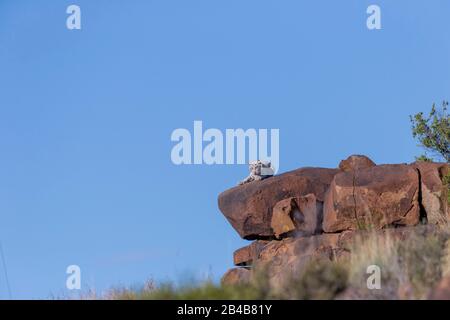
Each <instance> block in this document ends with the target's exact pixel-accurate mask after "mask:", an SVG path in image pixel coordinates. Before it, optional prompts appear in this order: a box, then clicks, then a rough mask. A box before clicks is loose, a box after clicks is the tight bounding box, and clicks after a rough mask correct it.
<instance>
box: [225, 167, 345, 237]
mask: <svg viewBox="0 0 450 320" xmlns="http://www.w3.org/2000/svg"><path fill="white" fill-rule="evenodd" d="M337 172H339V170H337V169H325V168H302V169H298V170H294V171H291V172H287V173H284V174H281V175H278V176H274V177H271V178H268V179H265V180H262V181H255V182H250V183H247V184H245V185H242V186H237V187H234V188H232V189H229V190H227V191H225V192H223V193H221V194H220V195H219V208H220V210H221V211H222V213H223V214H224V216H225V217H226V218H227V219H228V221H229V222H230V223H231V225H232V226H233V227H234V229H236V231H237V232H238V233H239V235H240V236H241V237H243V238H245V239H249V240H253V239H265V238H266V239H267V238H273V237H274V233H273V230H272V228H271V226H270V223H271V219H272V208H273V207H274V206H275V205H276V204H277V203H278V202H279V201H281V200H284V199H288V198H297V197H301V196H305V195H307V194H310V193H312V194H314V195H315V197H316V199H317V200H318V201H323V198H324V194H325V192H326V190H327V189H328V186H329V184H330V183H331V181H332V179H333V177H334V175H335V174H336V173H337Z"/></svg>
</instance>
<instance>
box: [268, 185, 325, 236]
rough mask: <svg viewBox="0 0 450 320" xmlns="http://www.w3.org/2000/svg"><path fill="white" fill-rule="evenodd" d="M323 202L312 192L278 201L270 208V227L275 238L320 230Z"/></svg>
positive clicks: (310, 233)
mask: <svg viewBox="0 0 450 320" xmlns="http://www.w3.org/2000/svg"><path fill="white" fill-rule="evenodd" d="M322 212H323V202H321V201H317V199H316V196H315V195H313V194H312V193H310V194H307V195H306V196H302V197H297V198H288V199H284V200H281V201H279V202H278V203H277V204H276V205H275V206H274V207H273V210H272V220H271V223H270V225H271V227H272V229H273V232H274V234H275V237H276V238H281V237H285V236H305V235H312V234H318V233H321V232H322V218H323V213H322Z"/></svg>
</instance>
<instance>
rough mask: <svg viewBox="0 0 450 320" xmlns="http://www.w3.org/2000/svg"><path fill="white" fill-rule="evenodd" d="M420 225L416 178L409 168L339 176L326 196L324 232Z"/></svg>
mask: <svg viewBox="0 0 450 320" xmlns="http://www.w3.org/2000/svg"><path fill="white" fill-rule="evenodd" d="M419 221H420V206H419V175H418V172H417V170H415V169H414V167H412V166H408V165H401V164H399V165H382V166H374V167H369V168H365V169H361V170H354V171H348V172H341V173H338V174H337V175H336V176H335V177H334V179H333V182H332V183H331V185H330V188H329V189H328V191H327V194H326V196H325V204H324V222H323V230H324V231H325V232H338V231H343V230H356V229H364V228H368V227H371V228H375V229H381V228H383V227H385V226H388V225H400V226H402V225H403V226H414V225H417V224H418V223H419Z"/></svg>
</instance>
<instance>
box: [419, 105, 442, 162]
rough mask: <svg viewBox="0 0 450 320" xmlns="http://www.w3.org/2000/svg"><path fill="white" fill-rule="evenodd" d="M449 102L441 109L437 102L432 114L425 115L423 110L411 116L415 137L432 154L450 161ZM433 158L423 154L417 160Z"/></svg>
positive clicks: (432, 108)
mask: <svg viewBox="0 0 450 320" xmlns="http://www.w3.org/2000/svg"><path fill="white" fill-rule="evenodd" d="M447 106H448V102H447V101H444V102H443V103H442V107H441V109H440V110H437V109H436V106H435V104H433V106H432V107H431V111H430V114H429V115H428V117H425V116H424V114H423V112H419V113H417V114H415V115H414V116H410V120H411V124H412V133H413V137H414V138H416V139H418V140H419V143H420V145H421V146H422V147H424V148H425V150H426V151H428V152H430V153H431V154H432V155H434V156H437V157H439V158H442V159H444V160H445V161H446V162H447V163H448V162H450V123H449V116H448V114H447ZM431 159H432V158H430V157H428V156H427V155H422V156H420V157H419V158H417V160H422V161H430V160H431Z"/></svg>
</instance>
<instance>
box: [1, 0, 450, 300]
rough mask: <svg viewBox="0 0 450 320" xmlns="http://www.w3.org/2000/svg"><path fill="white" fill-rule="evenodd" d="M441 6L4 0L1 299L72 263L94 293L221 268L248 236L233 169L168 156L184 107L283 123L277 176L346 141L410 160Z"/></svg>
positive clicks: (439, 73) (442, 77)
mask: <svg viewBox="0 0 450 320" xmlns="http://www.w3.org/2000/svg"><path fill="white" fill-rule="evenodd" d="M70 4H77V5H79V6H80V7H81V12H82V17H81V19H82V29H81V30H68V29H67V28H66V18H67V17H68V15H67V14H66V8H67V6H69V5H70ZM370 4H377V5H379V6H380V7H381V21H382V29H381V30H368V29H367V27H366V19H367V16H368V15H367V14H366V9H367V7H368V6H369V5H370ZM449 17H450V2H449V1H447V0H427V1H425V0H420V1H419V0H417V1H411V0H397V1H381V0H371V1H366V0H345V1H344V0H342V1H336V0H329V1H318V0H314V1H313V0H309V1H299V0H282V1H267V0H226V1H225V0H215V1H211V0H190V1H184V0H183V1H182V0H178V1H175V0H167V1H166V0H164V1H156V0H154V1H148V0H146V1H144V0H142V1H139V0H133V1H118V0H95V1H92V0H89V1H88V0H71V1H65V0H58V1H54V0H46V1H44V0H41V1H33V0H0V218H1V220H0V240H1V242H2V244H3V249H4V252H5V257H6V262H7V267H8V272H9V282H10V285H11V289H12V294H13V297H14V298H47V297H49V296H51V295H56V296H61V295H67V294H70V293H68V291H67V290H66V288H65V282H66V277H67V275H66V267H67V266H68V265H71V264H77V265H79V266H80V267H81V270H82V283H83V288H84V289H87V288H89V287H90V288H94V289H96V290H97V291H102V290H104V289H107V288H109V287H111V286H119V285H133V284H140V283H143V282H144V281H145V280H146V279H147V278H154V279H157V280H167V279H172V280H179V279H183V278H185V277H186V275H190V276H195V277H198V278H202V277H205V276H206V275H208V274H212V275H213V277H214V278H215V279H218V278H219V277H220V276H221V275H222V274H223V273H224V272H225V270H226V269H227V268H229V267H231V266H232V252H233V250H234V249H237V248H239V247H241V246H243V245H245V243H246V241H244V240H241V239H240V238H239V236H238V235H237V233H236V232H235V231H234V230H233V229H232V228H231V227H230V225H229V224H228V223H227V221H226V220H225V218H224V217H223V216H222V214H221V213H220V212H219V210H218V208H217V195H218V194H219V193H220V192H221V191H223V190H225V189H227V188H229V187H231V186H233V185H235V183H236V182H237V181H238V180H240V179H242V178H244V177H245V176H246V175H247V173H248V172H247V166H244V165H222V166H220V165H213V166H208V165H196V166H194V165H191V166H188V165H182V166H176V165H174V164H173V163H172V161H171V158H170V153H171V149H172V147H173V146H174V143H173V142H172V141H171V140H170V136H171V133H172V131H173V130H174V129H177V128H187V129H189V130H190V131H192V128H193V121H194V120H201V121H203V125H204V127H205V128H218V129H220V130H225V129H227V128H244V129H246V128H256V129H258V128H268V129H270V128H278V129H280V168H279V172H280V173H281V172H285V171H289V170H292V169H295V168H298V167H302V166H323V167H336V166H337V165H338V163H339V161H340V160H341V159H343V158H346V157H347V156H348V155H350V154H354V153H359V154H366V155H368V156H369V157H371V158H372V159H373V160H374V161H375V162H377V163H401V162H411V161H413V160H414V156H416V155H418V154H419V153H420V152H421V150H420V149H419V148H418V147H417V146H416V142H415V141H414V140H413V139H412V137H411V130H410V123H409V115H410V114H413V113H415V112H419V111H428V110H429V109H430V106H431V104H432V103H433V102H434V101H436V102H440V101H441V100H443V99H450V73H449V71H450V59H449V57H450V28H449V25H448V20H449ZM0 298H8V294H7V288H6V281H5V276H4V273H3V269H2V268H1V267H0Z"/></svg>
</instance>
